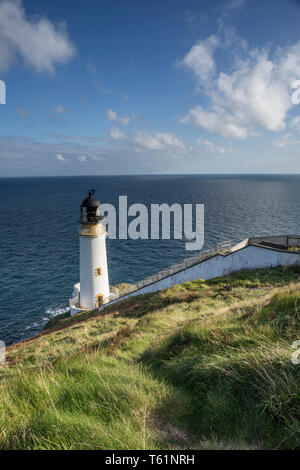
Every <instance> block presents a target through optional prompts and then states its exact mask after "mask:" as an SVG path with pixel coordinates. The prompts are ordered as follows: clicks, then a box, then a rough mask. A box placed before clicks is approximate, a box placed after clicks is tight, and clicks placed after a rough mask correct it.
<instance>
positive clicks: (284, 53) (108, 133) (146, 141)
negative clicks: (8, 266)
mask: <svg viewBox="0 0 300 470" xmlns="http://www.w3.org/2000/svg"><path fill="white" fill-rule="evenodd" d="M299 24H300V1H297V0H264V1H261V0H228V1H227V0H225V1H224V0H222V1H218V0H213V1H212V0H163V1H162V0H153V1H152V2H148V1H147V2H146V1H140V0H126V1H124V0H85V1H83V0H76V1H75V2H70V1H69V0H59V1H58V0H51V1H50V0H23V1H22V0H0V80H1V81H2V82H4V83H5V85H6V104H0V177H7V176H9V177H14V176H48V175H49V176H50V175H55V176H56V175H62V176H64V175H92V174H95V175H107V174H118V175H119V174H165V173H167V174H176V173H199V174H206V173H218V174H224V173H230V174H232V173H236V174H241V173H252V174H253V173H300V163H299V162H300V160H299V145H300V28H299ZM2 82H0V84H1V83H2ZM2 86H3V84H2ZM0 91H1V90H0ZM2 91H3V88H2ZM298 92H299V93H298Z"/></svg>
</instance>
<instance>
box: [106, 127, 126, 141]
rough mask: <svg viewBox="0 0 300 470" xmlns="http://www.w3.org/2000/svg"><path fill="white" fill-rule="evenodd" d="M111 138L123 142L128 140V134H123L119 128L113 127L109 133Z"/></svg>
mask: <svg viewBox="0 0 300 470" xmlns="http://www.w3.org/2000/svg"><path fill="white" fill-rule="evenodd" d="M109 137H110V138H111V139H113V140H121V139H125V138H126V134H124V133H123V132H121V131H120V130H119V129H118V128H117V127H115V126H113V127H112V128H111V130H110V132H109Z"/></svg>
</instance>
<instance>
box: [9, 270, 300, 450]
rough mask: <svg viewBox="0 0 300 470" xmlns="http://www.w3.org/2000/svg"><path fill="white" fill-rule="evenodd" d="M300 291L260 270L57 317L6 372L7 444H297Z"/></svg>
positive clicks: (19, 350) (290, 280) (290, 278)
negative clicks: (296, 348)
mask: <svg viewBox="0 0 300 470" xmlns="http://www.w3.org/2000/svg"><path fill="white" fill-rule="evenodd" d="M228 286H230V287H232V289H230V290H229V289H228ZM299 287H300V283H299V268H288V269H285V268H275V269H273V270H272V269H269V270H255V271H251V272H247V273H236V274H234V275H232V276H229V277H225V278H220V279H218V280H213V281H207V282H204V281H201V280H199V281H194V282H191V283H185V284H183V285H181V286H174V287H173V288H171V289H168V290H167V291H164V292H161V293H157V294H153V295H147V296H140V297H137V298H134V299H128V300H127V301H124V302H122V303H120V304H116V305H115V306H112V307H109V308H107V309H105V310H104V311H103V312H101V314H99V312H90V313H89V314H86V315H81V316H79V317H77V318H76V317H74V318H72V319H71V318H62V319H61V320H58V321H57V322H55V323H52V325H49V328H48V330H47V332H45V334H44V335H41V336H39V337H38V338H35V339H33V340H31V341H29V342H26V343H24V344H20V345H17V346H14V347H12V348H10V349H9V351H8V365H7V366H6V367H2V368H0V393H1V401H0V448H2V449H144V448H146V449H155V448H157V449H160V448H166V449H174V448H176V449H177V448H217V449H220V448H221V449H227V448H246V449H247V448H258V449H264V448H280V449H296V448H300V433H299V429H300V426H299V424H300V410H299V403H300V394H299V390H300V388H299V385H300V366H299V365H298V366H297V365H295V364H293V363H292V361H291V354H292V352H293V350H292V348H291V344H292V342H293V341H295V340H296V339H300V315H299V311H300V310H299V308H300V294H299ZM100 315H101V316H100Z"/></svg>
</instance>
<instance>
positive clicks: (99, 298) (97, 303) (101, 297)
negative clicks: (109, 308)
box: [96, 294, 104, 308]
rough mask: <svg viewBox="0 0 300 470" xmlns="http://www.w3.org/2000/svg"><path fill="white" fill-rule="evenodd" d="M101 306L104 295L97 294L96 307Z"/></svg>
mask: <svg viewBox="0 0 300 470" xmlns="http://www.w3.org/2000/svg"><path fill="white" fill-rule="evenodd" d="M102 305H104V295H102V294H99V295H97V296H96V307H97V308H100V307H101V306H102Z"/></svg>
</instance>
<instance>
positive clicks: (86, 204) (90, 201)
mask: <svg viewBox="0 0 300 470" xmlns="http://www.w3.org/2000/svg"><path fill="white" fill-rule="evenodd" d="M94 193H95V190H94V189H93V190H91V191H89V197H86V198H85V199H84V201H82V203H81V206H80V220H79V221H80V223H81V224H82V225H95V224H99V222H101V220H102V219H103V216H102V215H101V204H100V201H98V199H96V198H95V197H94Z"/></svg>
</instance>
